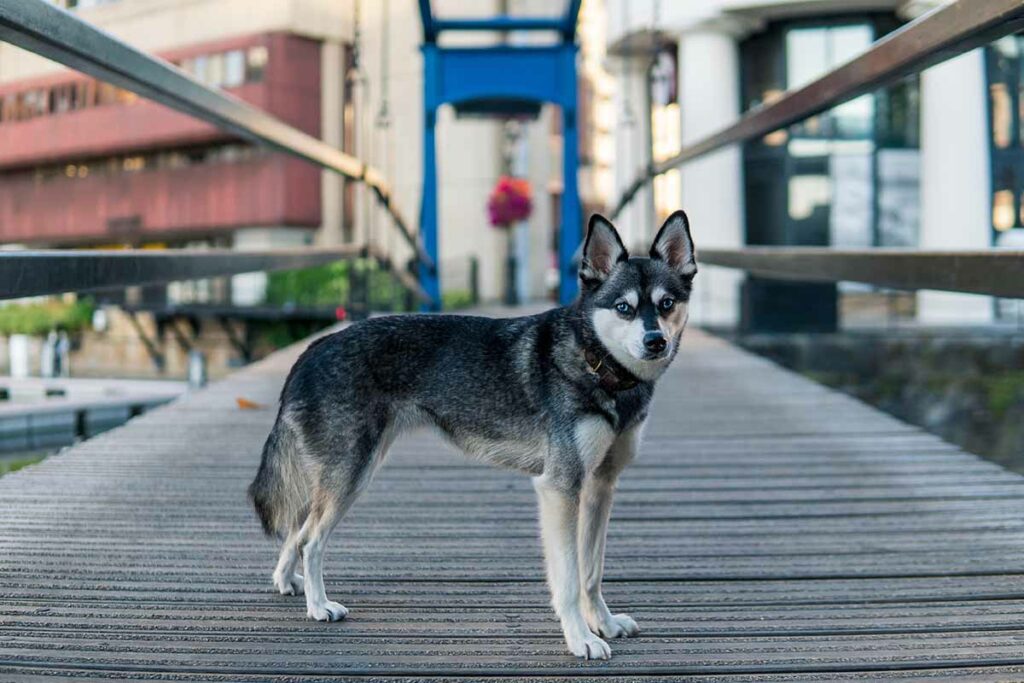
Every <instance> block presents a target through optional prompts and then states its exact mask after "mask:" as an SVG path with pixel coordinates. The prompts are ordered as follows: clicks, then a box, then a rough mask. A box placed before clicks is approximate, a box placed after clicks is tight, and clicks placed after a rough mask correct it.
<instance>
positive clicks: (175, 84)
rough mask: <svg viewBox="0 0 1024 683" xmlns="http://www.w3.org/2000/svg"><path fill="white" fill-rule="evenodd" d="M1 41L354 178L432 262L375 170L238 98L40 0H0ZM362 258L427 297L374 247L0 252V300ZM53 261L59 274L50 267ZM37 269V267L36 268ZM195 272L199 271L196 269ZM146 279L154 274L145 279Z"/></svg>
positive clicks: (420, 257) (417, 254) (420, 256)
mask: <svg viewBox="0 0 1024 683" xmlns="http://www.w3.org/2000/svg"><path fill="white" fill-rule="evenodd" d="M0 40H4V41H7V42H9V43H11V44H13V45H17V46H18V47H21V48H24V49H26V50H29V51H31V52H35V53H36V54H39V55H41V56H43V57H46V58H48V59H52V60H54V61H56V62H59V63H61V64H64V65H65V66H68V67H70V68H73V69H77V70H78V71H82V72H84V73H87V74H90V75H92V76H94V77H96V78H99V79H101V80H104V81H107V82H109V83H112V84H114V85H117V86H119V87H122V88H125V89H127V90H131V91H133V92H135V93H137V94H139V95H141V96H143V97H147V98H149V99H151V100H154V101H156V102H159V103H161V104H164V105H167V106H168V107H172V108H174V109H177V110H178V111H181V112H184V113H186V114H189V115H191V116H194V117H196V118H199V119H202V120H204V121H207V122H209V123H212V124H213V125H215V126H217V127H219V128H221V129H223V130H226V131H230V132H231V133H234V134H236V135H239V136H241V137H242V138H245V139H247V140H250V141H252V142H255V143H258V144H261V145H264V146H266V147H270V148H272V149H275V150H279V151H282V152H286V153H288V154H291V155H293V156H296V157H299V158H300V159H304V160H306V161H309V162H311V163H313V164H316V165H318V166H320V167H322V168H324V169H327V170H329V171H333V172H335V173H338V174H340V175H342V176H344V177H346V178H348V179H350V180H352V181H356V182H360V183H363V184H365V185H366V187H368V188H369V189H370V190H372V193H373V195H374V196H375V197H376V199H377V201H378V202H379V204H380V205H381V207H382V208H383V209H384V210H385V211H386V212H387V214H388V216H389V217H390V218H391V223H392V225H393V227H394V228H395V229H396V230H398V232H399V233H400V234H401V236H402V238H403V239H404V241H405V242H406V243H407V244H408V245H409V247H410V248H411V249H412V252H413V254H414V259H415V260H416V261H417V262H418V263H419V264H423V265H425V266H426V267H427V268H428V270H433V269H434V267H435V264H434V263H433V262H432V261H431V259H430V257H429V256H428V254H427V253H426V252H425V251H424V249H423V246H422V245H421V244H420V241H419V237H418V235H416V234H415V233H414V232H413V230H412V228H411V227H410V223H409V222H408V221H407V220H406V219H405V217H404V216H403V215H402V214H401V212H399V210H398V208H397V207H396V206H395V204H394V201H393V197H392V192H391V189H390V187H389V186H388V184H387V182H386V181H385V180H384V178H383V176H382V175H381V174H380V172H379V171H378V170H377V169H375V168H373V167H371V166H367V165H366V164H364V163H363V162H362V161H360V160H359V159H357V158H355V157H352V156H350V155H348V154H344V153H343V152H341V151H339V150H338V149H335V148H334V147H332V146H330V145H328V144H326V143H324V142H322V141H320V140H318V139H316V138H314V137H313V136H311V135H309V134H307V133H304V132H302V131H300V130H298V129H296V128H293V127H291V126H289V125H287V124H285V123H283V122H282V121H279V120H278V119H276V118H274V117H272V116H270V115H269V114H267V113H265V112H263V111H260V110H259V109H257V108H255V107H253V106H251V105H249V104H247V103H246V102H243V101H242V100H240V99H238V98H236V97H233V96H231V95H229V94H227V93H224V92H222V91H220V90H217V89H215V88H210V87H207V86H205V85H203V84H202V83H200V82H198V81H197V80H195V79H193V78H192V77H191V76H189V75H188V74H186V73H184V72H183V71H181V70H179V69H178V68H176V67H175V66H174V65H172V64H170V63H168V62H166V61H164V60H161V59H159V58H156V57H153V56H151V55H147V54H145V53H143V52H141V51H139V50H137V49H135V48H133V47H131V46H130V45H128V44H127V43H124V42H123V41H121V40H118V39H117V38H115V37H113V36H111V35H110V34H108V33H106V32H104V31H102V30H100V29H98V28H96V27H95V26H92V25H91V24H89V23H87V22H85V21H82V20H81V19H79V18H78V17H76V16H75V15H74V14H72V13H70V12H68V11H66V10H63V9H60V8H58V7H56V6H54V5H52V4H50V3H48V2H46V1H45V0H0ZM359 255H363V256H368V257H370V258H374V259H375V260H377V261H378V262H379V263H380V264H381V265H382V266H384V267H386V268H388V269H390V270H391V271H392V274H393V275H394V276H395V278H396V279H398V280H399V281H400V282H402V283H403V284H404V285H405V286H407V287H408V288H409V289H410V291H412V292H414V294H415V295H416V296H417V297H418V298H420V299H421V300H424V301H425V300H426V299H427V297H426V295H425V293H424V291H423V290H422V288H420V287H419V284H418V282H417V281H416V279H415V278H414V277H413V276H412V275H411V274H410V273H411V272H413V271H414V270H415V269H413V268H410V269H405V268H402V267H400V266H399V265H398V264H395V263H393V262H392V260H391V258H390V255H388V254H384V253H382V252H381V251H380V250H379V249H377V248H375V247H374V246H373V245H362V246H359V247H353V248H332V249H312V248H311V249H299V250H282V251H272V252H251V253H245V252H237V251H229V250H210V251H203V252H199V253H187V252H182V251H173V252H170V251H169V252H165V253H164V254H153V253H141V252H106V253H96V252H91V253H90V252H30V253H17V252H12V253H9V254H2V255H0V299H7V298H13V297H18V296H27V295H28V294H29V293H31V294H56V293H60V292H64V291H80V288H79V286H78V285H79V284H81V285H82V286H83V288H85V289H96V288H99V287H111V286H114V285H126V284H143V283H155V282H167V281H172V280H177V279H186V278H187V277H208V276H212V275H230V274H234V273H242V272H249V271H253V270H274V269H287V268H299V267H306V266H313V265H319V264H323V263H326V262H329V261H331V260H337V259H338V258H352V257H355V256H359ZM54 266H58V267H59V269H60V270H62V271H64V272H49V271H51V270H54ZM44 271H46V272H44ZM197 273H201V275H195V274H197ZM154 278H155V279H154Z"/></svg>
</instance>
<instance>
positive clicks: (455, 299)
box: [441, 289, 473, 311]
mask: <svg viewBox="0 0 1024 683" xmlns="http://www.w3.org/2000/svg"><path fill="white" fill-rule="evenodd" d="M472 305H473V293H472V292H470V291H469V290H468V289H453V290H450V291H447V292H444V293H442V294H441V307H442V308H444V310H446V311H457V310H459V309H460V308H469V307H470V306H472Z"/></svg>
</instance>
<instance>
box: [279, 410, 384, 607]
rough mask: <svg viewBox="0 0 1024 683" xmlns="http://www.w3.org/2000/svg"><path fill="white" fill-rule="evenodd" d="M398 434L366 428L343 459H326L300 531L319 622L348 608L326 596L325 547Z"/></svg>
mask: <svg viewBox="0 0 1024 683" xmlns="http://www.w3.org/2000/svg"><path fill="white" fill-rule="evenodd" d="M394 436H395V430H394V429H393V428H392V426H388V427H387V428H383V425H381V427H380V428H373V427H367V428H366V429H365V431H363V432H362V433H361V434H360V435H359V436H358V437H357V438H354V439H351V440H350V443H351V446H350V448H349V450H348V452H347V453H345V454H343V456H342V459H341V460H332V459H330V458H327V459H325V460H324V462H323V465H322V468H321V477H320V479H319V482H318V484H317V486H316V488H315V490H314V491H313V502H312V506H311V507H310V512H309V516H308V517H307V518H306V522H305V524H303V530H302V531H300V532H299V539H298V542H299V543H300V544H302V560H303V565H304V566H303V572H304V579H305V581H304V584H305V593H306V614H307V615H308V616H309V617H310V618H312V619H316V620H317V621H338V620H340V619H344V618H345V616H346V615H347V614H348V609H346V608H345V607H344V605H341V604H340V603H337V602H333V601H331V600H328V599H327V591H326V589H325V588H324V575H323V570H324V549H325V548H326V546H327V539H328V538H329V537H330V535H331V532H332V531H334V527H335V526H337V524H338V522H339V521H341V518H342V517H343V516H344V515H345V513H346V512H347V511H348V509H349V508H350V507H352V504H353V503H354V502H355V501H356V498H358V497H359V494H360V493H362V492H363V490H364V489H365V488H366V486H367V485H368V484H369V483H370V479H371V478H372V477H373V473H374V472H375V471H376V469H377V467H378V466H379V465H380V463H381V462H383V460H384V456H385V455H386V453H387V449H388V448H389V447H390V446H391V442H392V440H393V438H394Z"/></svg>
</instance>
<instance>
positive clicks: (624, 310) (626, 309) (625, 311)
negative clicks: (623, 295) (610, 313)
mask: <svg viewBox="0 0 1024 683" xmlns="http://www.w3.org/2000/svg"><path fill="white" fill-rule="evenodd" d="M615 310H616V311H618V312H619V313H621V314H622V315H629V314H630V312H631V311H632V310H633V307H632V306H630V305H629V304H627V303H626V302H625V301H620V302H619V303H617V304H615Z"/></svg>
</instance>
